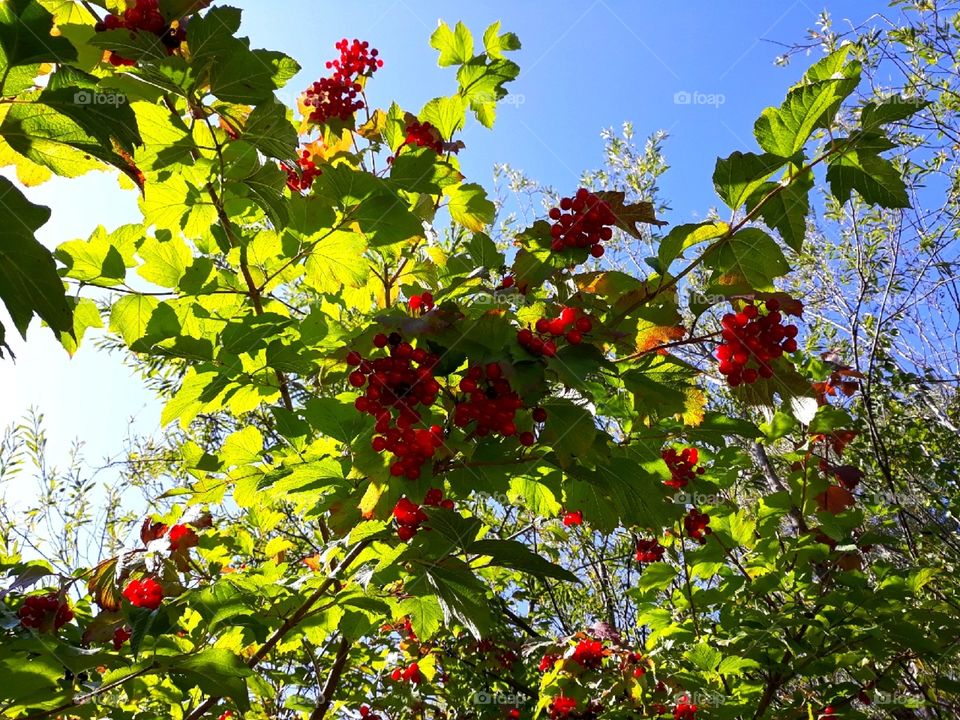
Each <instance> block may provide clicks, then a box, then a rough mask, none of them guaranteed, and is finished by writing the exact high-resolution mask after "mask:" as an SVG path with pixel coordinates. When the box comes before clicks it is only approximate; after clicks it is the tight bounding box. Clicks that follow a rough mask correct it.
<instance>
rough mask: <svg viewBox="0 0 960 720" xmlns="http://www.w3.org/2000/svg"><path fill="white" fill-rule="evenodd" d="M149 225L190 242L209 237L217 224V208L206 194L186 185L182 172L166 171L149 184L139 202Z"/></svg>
mask: <svg viewBox="0 0 960 720" xmlns="http://www.w3.org/2000/svg"><path fill="white" fill-rule="evenodd" d="M140 209H141V210H142V211H143V217H144V222H145V224H146V225H148V226H150V225H153V226H155V227H156V228H157V229H158V230H169V231H170V232H172V233H173V234H175V235H176V234H179V233H181V232H182V233H183V234H184V235H185V236H186V237H187V238H188V239H191V240H192V239H197V238H202V237H206V236H207V235H209V233H210V228H211V227H212V226H214V225H216V224H217V219H218V218H217V209H216V207H215V206H214V204H213V200H212V199H211V198H210V196H209V195H208V194H207V193H206V191H204V190H202V189H200V188H198V187H196V186H195V185H193V184H191V183H189V182H187V179H186V178H185V177H184V176H183V175H182V174H181V173H174V172H171V171H164V173H163V174H162V175H161V176H160V177H159V178H158V179H157V181H156V182H149V183H147V186H146V189H145V193H144V196H143V197H142V198H141V199H140Z"/></svg>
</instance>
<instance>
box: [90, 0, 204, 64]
mask: <svg viewBox="0 0 960 720" xmlns="http://www.w3.org/2000/svg"><path fill="white" fill-rule="evenodd" d="M208 4H209V3H204V5H208ZM94 29H95V30H96V32H106V31H107V30H130V31H131V32H134V33H138V32H141V31H143V32H149V33H153V34H154V35H156V36H157V37H159V38H160V42H161V43H163V45H164V47H166V49H167V52H168V53H173V51H174V50H177V49H179V48H180V45H181V44H182V43H183V41H184V40H185V39H186V36H187V35H186V32H185V31H184V29H183V23H179V22H178V23H175V24H170V23H168V22H167V20H166V18H164V17H163V14H162V13H161V12H160V1H159V0H134V1H133V2H132V3H131V4H130V5H129V7H127V9H126V10H125V11H124V12H123V15H114V14H112V13H111V14H109V15H107V16H106V17H105V18H104V19H103V20H102V21H100V22H98V23H97V24H96V26H95V27H94ZM110 63H111V64H112V65H114V66H116V67H120V66H124V65H135V64H136V62H135V61H134V60H130V59H129V58H125V57H121V56H120V55H118V54H117V53H115V52H112V51H111V52H110Z"/></svg>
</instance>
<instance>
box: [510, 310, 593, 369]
mask: <svg viewBox="0 0 960 720" xmlns="http://www.w3.org/2000/svg"><path fill="white" fill-rule="evenodd" d="M591 330H593V321H592V320H591V319H590V318H589V317H587V316H586V315H585V314H584V313H583V311H582V310H580V309H578V308H572V307H565V308H563V309H562V310H561V311H560V315H559V316H558V317H555V318H540V319H539V320H537V322H536V323H535V324H534V330H530V329H529V328H523V329H522V330H520V331H519V332H517V342H519V343H520V346H521V347H523V348H524V349H525V350H526V351H527V352H529V353H530V354H531V355H537V356H542V355H546V356H547V357H554V356H555V355H556V354H557V343H556V340H555V339H556V338H559V337H561V336H562V337H564V338H565V339H566V341H567V342H568V343H570V344H571V345H579V344H580V343H582V342H583V336H584V333H588V332H590V331H591Z"/></svg>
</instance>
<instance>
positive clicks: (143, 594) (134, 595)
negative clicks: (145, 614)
mask: <svg viewBox="0 0 960 720" xmlns="http://www.w3.org/2000/svg"><path fill="white" fill-rule="evenodd" d="M123 596H124V597H125V598H126V599H127V600H129V601H130V604H131V605H133V606H135V607H138V608H146V609H147V610H156V609H157V608H158V607H160V603H162V602H163V587H161V585H160V583H158V582H157V581H156V580H154V579H153V578H152V577H148V578H144V579H143V580H131V581H130V582H129V583H127V587H125V588H124V589H123Z"/></svg>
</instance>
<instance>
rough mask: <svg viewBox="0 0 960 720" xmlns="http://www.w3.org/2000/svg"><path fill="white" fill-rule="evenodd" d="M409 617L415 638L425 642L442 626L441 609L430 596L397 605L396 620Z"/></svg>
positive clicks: (409, 599)
mask: <svg viewBox="0 0 960 720" xmlns="http://www.w3.org/2000/svg"><path fill="white" fill-rule="evenodd" d="M404 617H409V618H410V625H411V626H413V631H414V632H415V633H416V634H417V638H418V639H419V640H421V641H426V640H429V639H430V638H432V637H433V636H434V635H436V633H437V630H439V629H440V627H441V625H443V609H442V608H441V607H440V603H439V602H438V601H437V598H436V597H434V596H432V595H424V596H421V597H410V598H406V599H405V600H401V601H400V603H399V604H398V605H397V612H396V614H395V618H396V619H400V618H404Z"/></svg>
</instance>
